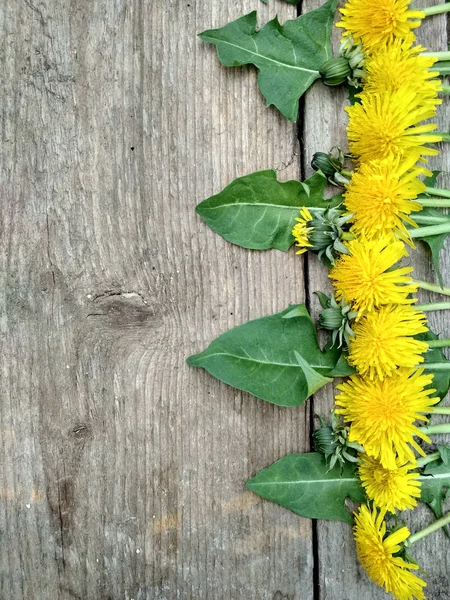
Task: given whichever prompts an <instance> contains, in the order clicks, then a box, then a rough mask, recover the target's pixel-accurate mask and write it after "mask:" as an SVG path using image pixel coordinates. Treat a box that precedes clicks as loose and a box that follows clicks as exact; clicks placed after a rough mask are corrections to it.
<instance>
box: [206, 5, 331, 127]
mask: <svg viewBox="0 0 450 600" xmlns="http://www.w3.org/2000/svg"><path fill="white" fill-rule="evenodd" d="M336 5H337V0H328V2H326V3H325V4H323V6H321V7H320V8H317V9H316V10H312V11H310V12H308V13H306V14H304V15H302V16H300V17H298V18H297V19H294V20H291V21H286V23H285V24H284V25H280V23H279V21H278V18H277V17H275V18H274V19H273V20H272V21H269V22H268V23H266V25H264V26H263V27H262V28H261V29H260V30H259V31H257V29H256V24H257V19H256V11H253V12H251V13H249V14H248V15H245V16H243V17H240V18H239V19H237V20H236V21H232V22H231V23H228V24H227V25H225V26H224V27H221V28H219V29H211V30H209V31H204V32H203V33H201V34H200V38H201V39H202V40H203V41H204V42H208V43H210V44H214V45H215V46H216V48H217V54H218V57H219V60H220V61H221V63H222V64H223V65H225V66H226V67H239V66H242V65H248V64H253V65H255V66H256V67H257V68H258V69H259V72H258V84H259V88H260V90H261V92H262V94H263V95H264V97H265V98H266V101H267V105H268V106H270V105H271V104H273V105H274V106H276V107H277V108H278V110H279V111H280V112H281V113H282V114H283V115H284V116H285V117H286V118H287V119H289V120H290V121H294V122H295V121H296V120H297V116H298V100H299V98H300V97H301V96H302V95H303V94H304V93H305V92H306V90H307V89H308V88H309V87H310V86H311V84H312V83H313V82H314V81H315V80H316V79H318V78H319V77H320V72H319V71H320V67H321V65H322V64H323V63H324V62H325V61H326V60H328V59H329V58H330V57H331V29H332V26H333V18H334V13H335V11H336Z"/></svg>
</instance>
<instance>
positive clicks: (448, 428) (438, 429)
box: [419, 423, 450, 435]
mask: <svg viewBox="0 0 450 600" xmlns="http://www.w3.org/2000/svg"><path fill="white" fill-rule="evenodd" d="M419 431H420V432H422V433H425V434H426V435H436V434H438V433H450V423H440V424H439V425H428V427H419Z"/></svg>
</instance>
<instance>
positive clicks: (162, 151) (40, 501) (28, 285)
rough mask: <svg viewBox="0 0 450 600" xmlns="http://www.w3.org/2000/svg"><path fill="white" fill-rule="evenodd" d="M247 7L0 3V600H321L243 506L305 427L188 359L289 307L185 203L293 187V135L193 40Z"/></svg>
mask: <svg viewBox="0 0 450 600" xmlns="http://www.w3.org/2000/svg"><path fill="white" fill-rule="evenodd" d="M254 8H258V10H259V11H260V13H261V18H262V19H263V20H264V21H265V20H267V19H268V18H269V17H271V16H273V14H275V12H278V14H279V15H280V18H281V19H283V20H284V19H286V18H288V17H291V16H292V17H294V16H295V15H296V7H294V6H292V5H288V4H286V3H283V2H281V1H280V2H272V4H271V6H270V7H268V6H265V5H264V4H262V3H259V2H256V1H255V0H239V1H238V0H230V1H228V2H222V1H221V0H208V1H207V2H200V1H199V0H183V1H180V0H165V1H164V2H162V1H159V0H154V1H151V2H149V1H145V0H109V1H103V0H77V1H73V0H19V1H18V0H4V1H3V3H2V10H1V13H0V19H1V32H2V36H1V38H2V40H1V44H2V80H3V83H4V85H2V90H1V92H0V93H1V106H2V113H3V114H2V138H3V145H2V176H1V177H2V178H1V187H2V211H1V227H2V229H1V231H2V241H1V261H2V268H1V275H2V283H1V286H0V297H1V303H2V320H1V335H2V378H1V387H2V396H1V403H0V428H1V439H2V461H1V463H2V468H1V470H0V508H1V510H0V521H1V525H0V528H1V531H2V544H1V547H0V556H1V558H0V597H1V598H11V599H14V600H20V599H22V598H26V599H27V600H29V599H37V600H46V599H49V600H54V599H61V600H66V599H69V598H79V599H82V600H90V599H92V600H103V599H104V600H106V599H110V600H119V599H120V600H122V599H127V600H131V599H134V600H144V599H145V600H156V599H161V600H162V599H174V598H183V599H188V598H192V599H196V600H197V599H206V598H215V599H220V598H261V599H270V600H272V599H274V600H281V599H283V598H285V599H287V598H290V599H293V598H311V597H312V585H313V583H312V567H313V558H312V556H313V555H312V536H311V523H310V522H309V521H307V520H302V519H299V518H297V517H296V516H295V515H293V514H291V513H289V512H288V511H286V510H283V509H281V508H280V507H277V506H275V505H271V504H270V503H267V502H263V501H262V500H260V499H259V498H258V497H256V496H255V495H253V494H251V493H250V492H245V491H244V484H245V481H246V480H247V479H248V478H249V477H251V476H252V475H254V474H255V472H256V471H257V470H259V469H261V468H262V467H264V466H267V465H269V464H270V463H272V462H273V461H275V460H277V459H278V458H279V457H281V456H283V455H284V454H286V453H288V452H293V451H303V450H306V449H307V448H308V435H309V433H308V424H307V420H306V416H307V409H305V408H300V409H298V410H286V409H280V408H276V407H274V406H271V405H268V404H266V403H264V402H262V401H259V400H256V399H255V398H252V397H250V396H248V395H246V394H241V393H239V392H236V391H233V390H232V389H231V388H229V387H227V386H225V385H221V384H219V383H218V382H216V381H214V380H213V379H212V378H211V377H209V376H208V375H207V374H205V373H204V372H202V371H199V370H198V371H197V370H193V369H189V368H188V367H187V366H186V365H185V358H186V356H187V355H189V354H190V353H192V352H196V351H199V350H200V349H202V348H203V347H204V346H205V345H207V344H208V343H209V342H210V341H211V340H212V339H213V338H214V337H215V336H217V335H218V334H219V333H220V332H223V331H225V330H226V329H227V328H229V327H231V326H233V325H234V324H238V323H242V322H244V321H246V320H248V319H249V318H254V317H259V316H261V315H265V314H269V313H271V312H274V311H276V310H281V309H283V308H285V307H286V306H287V305H288V304H289V303H291V302H298V301H301V300H302V299H303V298H304V285H303V270H302V269H303V267H302V261H301V260H299V259H298V257H296V256H295V255H294V254H293V253H292V254H290V255H288V256H286V255H283V254H282V253H280V252H267V253H259V252H248V251H246V250H242V249H239V248H237V247H233V246H231V245H230V244H228V243H226V242H225V241H223V240H222V239H221V238H219V237H218V236H216V235H215V234H214V233H212V232H211V231H209V230H208V228H207V227H206V226H205V225H204V224H203V223H202V222H201V220H200V219H199V218H198V217H197V216H196V215H195V213H194V206H195V204H196V203H197V202H198V201H200V200H202V199H203V198H205V197H207V196H209V195H211V194H212V193H215V192H217V191H219V190H220V189H221V188H222V187H223V186H224V185H225V184H227V183H229V182H230V181H231V180H232V179H233V178H234V177H237V176H239V175H243V174H245V173H248V172H252V171H254V170H258V169H264V168H272V167H275V168H277V169H278V171H279V172H280V177H282V178H283V179H289V178H292V177H295V178H297V177H298V174H299V155H298V142H297V135H296V127H295V125H292V124H290V123H288V122H286V120H285V119H283V118H282V117H281V116H280V115H279V114H278V113H277V112H276V111H275V110H272V109H270V110H269V109H266V108H265V106H264V100H263V98H262V96H261V95H260V93H259V91H258V89H257V86H256V74H255V72H253V71H252V70H250V69H239V70H232V69H228V70H227V69H225V68H223V67H221V66H220V65H219V62H218V60H217V58H216V55H215V51H214V49H213V48H212V47H208V46H206V45H204V44H202V43H201V42H200V41H199V40H197V39H196V34H197V33H198V32H200V31H202V30H203V29H208V28H211V27H214V26H220V25H223V24H225V23H226V22H228V21H230V20H232V19H235V18H237V17H238V16H240V15H241V14H242V13H244V12H249V11H250V10H252V9H254Z"/></svg>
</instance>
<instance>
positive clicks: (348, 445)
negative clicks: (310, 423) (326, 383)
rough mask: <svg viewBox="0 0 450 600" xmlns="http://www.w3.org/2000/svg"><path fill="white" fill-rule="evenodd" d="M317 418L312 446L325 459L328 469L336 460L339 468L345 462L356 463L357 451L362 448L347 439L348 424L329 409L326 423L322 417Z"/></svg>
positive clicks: (362, 450) (361, 450)
mask: <svg viewBox="0 0 450 600" xmlns="http://www.w3.org/2000/svg"><path fill="white" fill-rule="evenodd" d="M319 419H320V425H321V426H320V427H319V429H316V430H315V431H314V433H313V438H314V446H315V448H316V450H317V452H320V453H321V454H323V455H324V456H325V458H326V459H327V462H328V466H329V469H330V470H331V469H332V468H333V467H334V466H335V465H336V464H337V463H338V462H339V463H340V465H341V468H342V467H343V466H344V464H345V463H346V462H351V463H356V462H357V461H358V457H357V455H358V453H359V452H364V448H362V446H360V445H359V444H356V443H355V442H349V441H348V437H349V436H348V434H349V426H348V425H345V424H344V423H343V422H342V417H340V416H339V415H337V414H336V413H335V412H334V411H331V413H330V421H329V423H328V424H327V422H326V421H325V419H323V418H322V417H319Z"/></svg>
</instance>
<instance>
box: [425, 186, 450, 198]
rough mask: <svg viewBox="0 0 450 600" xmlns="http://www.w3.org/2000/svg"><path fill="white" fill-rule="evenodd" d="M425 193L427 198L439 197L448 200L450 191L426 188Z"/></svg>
mask: <svg viewBox="0 0 450 600" xmlns="http://www.w3.org/2000/svg"><path fill="white" fill-rule="evenodd" d="M425 192H426V193H427V194H428V195H429V196H441V197H442V198H450V190H443V189H441V188H433V187H427V188H425Z"/></svg>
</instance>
